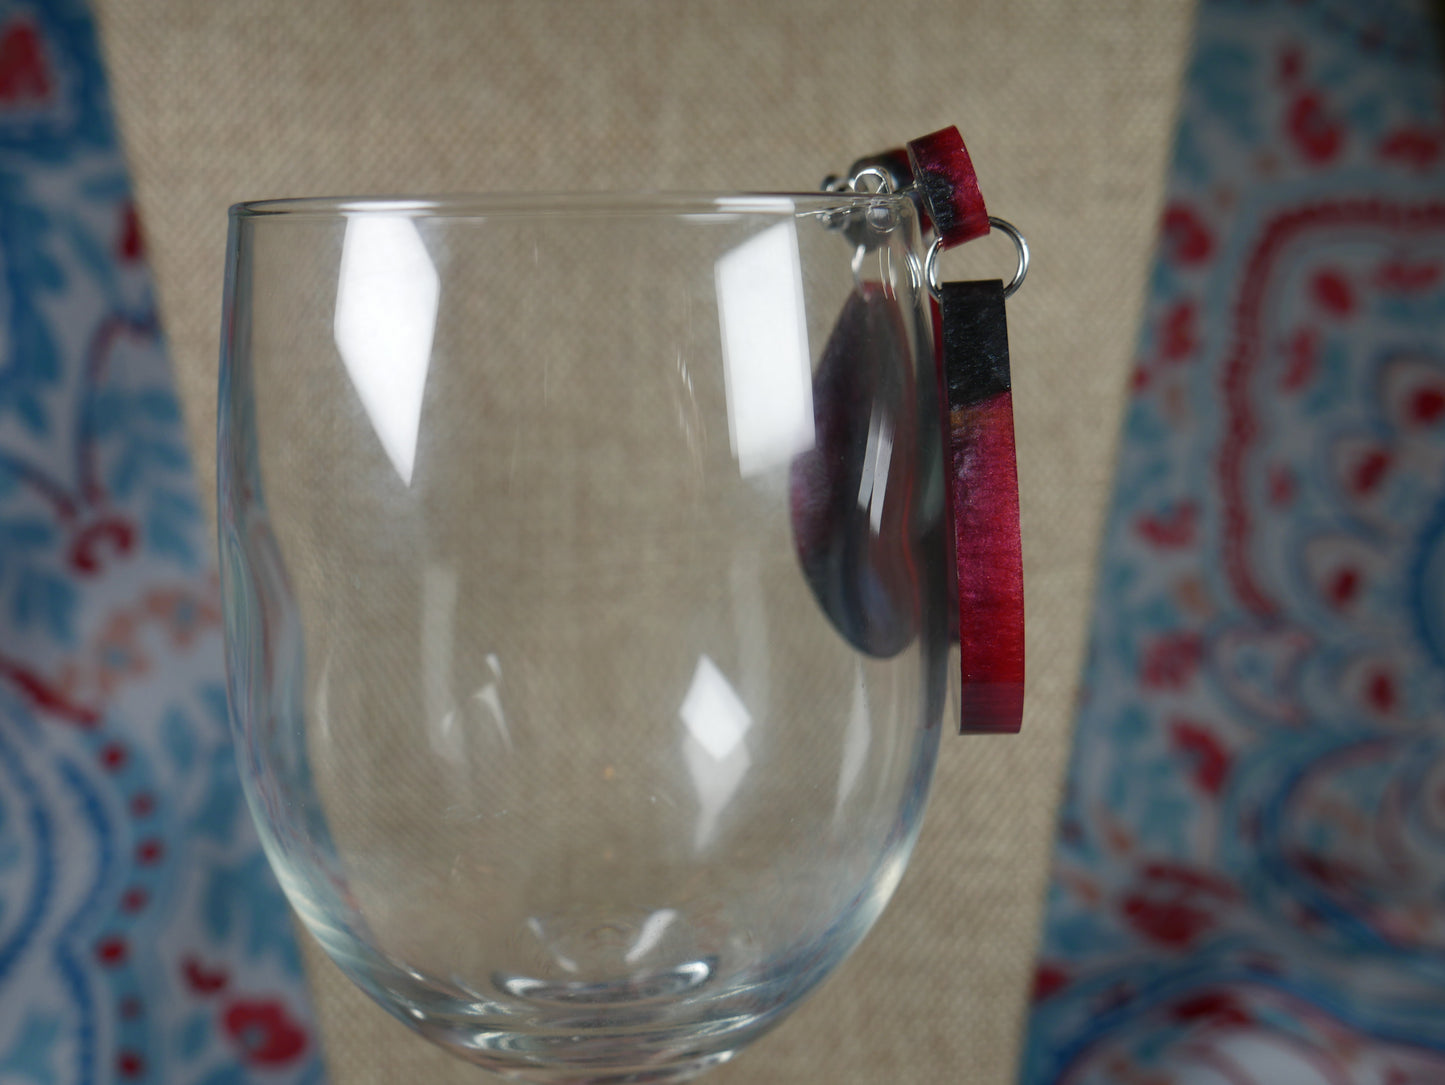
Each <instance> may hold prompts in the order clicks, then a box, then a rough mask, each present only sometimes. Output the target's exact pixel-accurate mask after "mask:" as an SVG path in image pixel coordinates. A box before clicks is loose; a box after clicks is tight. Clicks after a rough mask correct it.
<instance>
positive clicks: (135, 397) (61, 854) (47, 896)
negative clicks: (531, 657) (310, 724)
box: [0, 0, 321, 1085]
mask: <svg viewBox="0 0 1445 1085" xmlns="http://www.w3.org/2000/svg"><path fill="white" fill-rule="evenodd" d="M217 258H218V259H219V258H220V257H219V253H218V256H217ZM219 626H220V613H219V605H218V588H217V581H216V576H215V574H214V571H213V569H212V563H211V541H210V538H209V533H208V531H207V528H206V523H205V519H204V517H203V516H202V514H201V509H200V507H199V505H198V502H197V497H196V492H195V488H194V485H193V481H192V477H191V463H190V459H189V456H188V454H187V451H186V446H185V437H184V432H183V429H182V426H181V418H180V414H179V410H178V408H177V403H176V399H175V396H174V394H173V390H172V384H171V374H170V372H169V369H168V367H167V363H166V358H165V353H164V349H163V344H162V341H161V337H160V333H159V329H158V327H157V321H156V311H155V301H154V297H153V295H152V288H151V279H150V276H149V274H148V272H147V270H146V265H145V259H144V252H143V246H142V240H141V233H140V228H139V224H138V222H137V219H136V213H135V208H134V204H133V203H132V202H131V194H130V187H129V184H128V182H127V178H126V171H125V164H124V161H123V159H122V156H121V152H120V148H119V146H118V143H117V140H116V134H115V129H114V124H113V121H112V118H111V115H110V110H109V104H108V101H107V96H106V89H105V80H104V73H103V71H102V68H101V62H100V55H99V52H98V48H97V43H96V37H95V30H94V27H93V25H92V23H91V20H90V17H89V15H88V13H87V11H86V10H85V7H84V5H83V4H82V3H80V2H78V0H46V2H43V3H19V2H13V0H0V1081H3V1082H5V1083H6V1085H10V1083H17V1085H21V1083H23V1085H72V1083H76V1085H78V1083H82V1082H85V1083H89V1082H127V1083H130V1082H137V1083H139V1082H147V1081H149V1082H166V1083H178V1085H241V1083H243V1082H252V1081H258V1082H259V1081H264V1082H275V1083H277V1085H298V1083H300V1082H310V1081H318V1080H319V1079H320V1077H321V1062H320V1055H319V1051H318V1046H317V1044H316V1042H315V1040H314V1038H313V1035H312V1031H311V1025H310V1021H309V1014H308V1011H307V1008H306V1003H305V995H304V986H303V982H302V978H301V970H300V962H299V959H298V956H297V949H296V946H295V943H294V942H293V939H292V931H291V928H290V923H289V919H288V913H287V910H286V905H285V903H284V901H283V899H282V897H281V894H280V890H279V889H278V888H277V886H276V883H275V881H274V879H273V877H272V875H271V872H270V870H269V868H268V867H267V865H266V861H265V859H264V858H263V856H262V854H261V852H260V849H259V847H258V845H257V843H256V839H255V836H254V834H253V830H252V827H251V824H250V821H249V818H248V817H247V815H246V811H245V808H244V803H243V801H242V798H241V794H240V788H239V782H238V780H237V778H236V768H235V762H234V759H233V757H232V754H231V749H230V746H229V742H228V736H227V732H226V694H225V680H224V673H223V667H222V660H221V648H220V635H219Z"/></svg>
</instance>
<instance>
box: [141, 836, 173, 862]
mask: <svg viewBox="0 0 1445 1085" xmlns="http://www.w3.org/2000/svg"><path fill="white" fill-rule="evenodd" d="M165 853H166V846H165V844H164V843H162V842H161V841H159V840H155V839H151V840H142V841H141V842H140V843H139V844H137V845H136V849H135V861H136V862H137V863H139V864H140V865H141V866H152V865H154V864H156V863H159V862H160V861H161V859H162V858H163V857H164V856H165Z"/></svg>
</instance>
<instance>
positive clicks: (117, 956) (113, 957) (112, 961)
mask: <svg viewBox="0 0 1445 1085" xmlns="http://www.w3.org/2000/svg"><path fill="white" fill-rule="evenodd" d="M128 955H129V954H128V951H127V948H126V944H125V939H124V938H105V939H102V940H101V941H100V942H99V943H98V944H97V945H96V947H95V959H96V960H98V961H99V962H100V963H101V964H104V965H117V964H121V963H122V962H123V961H124V960H125V959H126V957H127V956H128Z"/></svg>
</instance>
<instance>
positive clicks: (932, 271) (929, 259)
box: [923, 218, 1029, 298]
mask: <svg viewBox="0 0 1445 1085" xmlns="http://www.w3.org/2000/svg"><path fill="white" fill-rule="evenodd" d="M988 224H989V225H990V226H992V227H993V228H994V229H995V230H1000V231H1002V232H1003V233H1006V234H1008V236H1009V240H1010V241H1012V242H1013V243H1014V248H1015V249H1016V250H1017V251H1018V254H1019V266H1018V268H1017V269H1016V270H1015V271H1014V277H1013V278H1012V279H1010V280H1009V283H1008V285H1007V286H1005V287H1004V288H1003V296H1004V297H1006V298H1011V297H1013V296H1014V295H1015V294H1016V293H1018V289H1019V287H1021V286H1023V284H1024V276H1025V275H1027V274H1028V273H1029V243H1028V241H1027V240H1026V239H1025V238H1024V235H1023V234H1021V233H1019V229H1018V227H1017V226H1015V225H1014V224H1013V223H1011V222H1007V221H1005V220H1004V219H996V218H990V219H989V220H988ZM942 251H943V240H942V238H935V239H934V242H933V244H932V245H930V246H929V247H928V255H927V256H926V257H924V260H923V277H924V278H925V279H927V280H928V292H929V293H930V294H932V295H933V296H934V297H935V298H937V297H938V296H939V295H940V294H942V292H943V288H942V287H941V286H940V285H939V282H938V254H939V253H940V252H942Z"/></svg>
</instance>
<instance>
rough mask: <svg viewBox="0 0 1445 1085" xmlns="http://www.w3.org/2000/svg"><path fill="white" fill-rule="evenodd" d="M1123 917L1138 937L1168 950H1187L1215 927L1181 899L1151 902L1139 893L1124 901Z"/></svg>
mask: <svg viewBox="0 0 1445 1085" xmlns="http://www.w3.org/2000/svg"><path fill="white" fill-rule="evenodd" d="M1124 917H1125V918H1126V919H1127V920H1128V921H1129V925H1130V926H1132V927H1133V928H1134V929H1135V930H1136V931H1138V932H1139V933H1140V934H1142V935H1144V936H1145V937H1146V938H1148V939H1150V940H1151V941H1154V942H1158V943H1159V944H1161V945H1164V946H1168V947H1169V948H1171V949H1187V948H1188V947H1189V946H1190V945H1192V944H1193V943H1194V942H1195V940H1196V939H1198V938H1199V937H1200V936H1201V935H1202V934H1204V933H1205V932H1206V931H1208V930H1209V929H1210V928H1211V927H1213V926H1214V919H1213V917H1212V916H1211V915H1210V914H1209V913H1208V912H1207V911H1205V910H1204V909H1203V908H1196V907H1195V906H1194V905H1192V904H1187V903H1185V902H1184V901H1182V900H1162V901H1160V900H1150V899H1149V898H1148V897H1146V896H1144V895H1142V894H1140V893H1131V894H1130V895H1129V896H1127V897H1125V898H1124Z"/></svg>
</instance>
